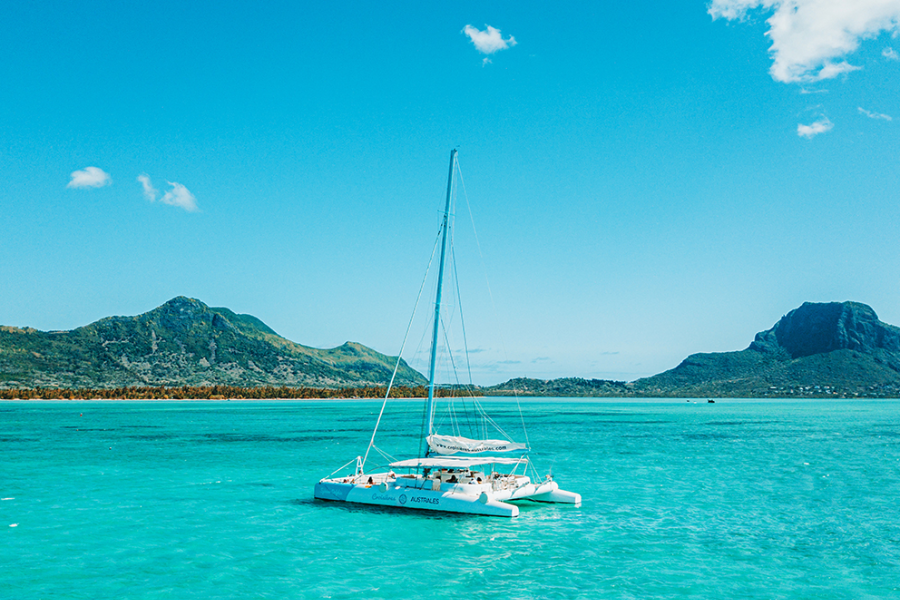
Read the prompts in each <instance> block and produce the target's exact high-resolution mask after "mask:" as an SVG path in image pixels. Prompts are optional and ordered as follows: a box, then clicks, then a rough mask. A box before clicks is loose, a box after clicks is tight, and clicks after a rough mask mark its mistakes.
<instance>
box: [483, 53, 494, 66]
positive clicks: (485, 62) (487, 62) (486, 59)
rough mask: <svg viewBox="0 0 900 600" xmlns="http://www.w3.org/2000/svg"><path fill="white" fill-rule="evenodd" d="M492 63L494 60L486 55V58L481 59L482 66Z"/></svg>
mask: <svg viewBox="0 0 900 600" xmlns="http://www.w3.org/2000/svg"><path fill="white" fill-rule="evenodd" d="M492 64H494V61H492V60H491V59H489V58H488V57H487V56H485V57H484V60H483V61H481V66H482V67H486V66H488V65H492Z"/></svg>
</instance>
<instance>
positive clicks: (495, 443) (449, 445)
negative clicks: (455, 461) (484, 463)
mask: <svg viewBox="0 0 900 600" xmlns="http://www.w3.org/2000/svg"><path fill="white" fill-rule="evenodd" d="M427 441H428V447H429V448H431V451H432V452H435V453H437V454H444V455H448V454H466V455H469V456H474V455H477V454H483V453H491V454H494V453H497V452H516V453H522V452H528V447H527V446H526V445H525V444H517V443H516V442H507V441H506V440H470V439H469V438H465V437H462V436H454V435H430V436H428V438H427Z"/></svg>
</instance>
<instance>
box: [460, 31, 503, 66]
mask: <svg viewBox="0 0 900 600" xmlns="http://www.w3.org/2000/svg"><path fill="white" fill-rule="evenodd" d="M485 27H487V29H485V30H484V31H480V30H479V29H478V28H477V27H472V26H471V25H466V26H465V27H464V28H463V31H462V32H463V33H465V34H466V35H467V36H469V39H470V40H472V43H473V44H475V48H476V49H477V50H478V51H479V52H481V53H482V54H493V53H494V52H497V51H499V50H506V49H507V48H511V47H513V46H515V45H516V38H514V37H513V36H509V38H507V39H505V40H504V39H503V36H502V35H500V30H499V29H497V28H495V27H491V26H490V25H485ZM482 64H484V63H482Z"/></svg>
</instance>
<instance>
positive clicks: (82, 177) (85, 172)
mask: <svg viewBox="0 0 900 600" xmlns="http://www.w3.org/2000/svg"><path fill="white" fill-rule="evenodd" d="M71 177H72V179H71V181H69V184H68V185H67V186H66V187H69V188H98V187H103V186H105V185H110V184H111V183H112V178H111V177H110V176H109V173H107V172H106V171H104V170H103V169H98V168H97V167H85V168H84V169H82V170H80V171H73V172H72V175H71Z"/></svg>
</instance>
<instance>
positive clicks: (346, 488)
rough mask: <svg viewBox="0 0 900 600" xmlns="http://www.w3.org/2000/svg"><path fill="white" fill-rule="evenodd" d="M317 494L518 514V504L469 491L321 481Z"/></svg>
mask: <svg viewBox="0 0 900 600" xmlns="http://www.w3.org/2000/svg"><path fill="white" fill-rule="evenodd" d="M315 497H316V498H318V499H320V500H333V501H337V502H355V503H357V504H372V505H376V506H392V507H395V508H412V509H417V510H436V511H443V512H453V513H464V514H469V515H484V516H490V517H517V516H519V507H518V506H515V505H513V504H507V503H506V502H500V501H498V500H493V499H488V498H486V497H485V498H482V497H481V496H472V495H468V494H459V493H453V492H447V491H432V490H424V489H415V488H408V487H399V488H389V489H387V490H385V491H382V490H381V487H380V486H377V485H360V484H353V483H342V482H337V481H320V482H319V483H317V484H316V489H315Z"/></svg>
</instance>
